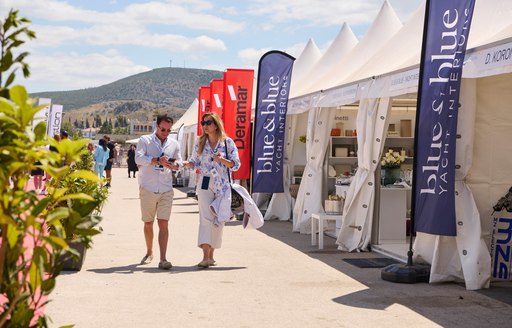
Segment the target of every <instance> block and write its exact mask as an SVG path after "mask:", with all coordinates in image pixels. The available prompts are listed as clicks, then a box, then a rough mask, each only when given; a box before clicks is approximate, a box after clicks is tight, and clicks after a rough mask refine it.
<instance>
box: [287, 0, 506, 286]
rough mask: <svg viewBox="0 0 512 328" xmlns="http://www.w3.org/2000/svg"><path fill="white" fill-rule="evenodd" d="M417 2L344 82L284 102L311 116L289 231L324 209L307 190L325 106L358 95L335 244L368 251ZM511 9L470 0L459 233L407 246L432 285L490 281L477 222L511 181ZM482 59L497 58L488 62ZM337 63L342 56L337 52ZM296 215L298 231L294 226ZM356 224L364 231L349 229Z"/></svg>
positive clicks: (407, 73)
mask: <svg viewBox="0 0 512 328" xmlns="http://www.w3.org/2000/svg"><path fill="white" fill-rule="evenodd" d="M385 5H387V2H386V3H385ZM424 8H425V6H424V4H423V5H422V6H421V7H420V8H419V9H418V10H417V11H416V13H415V14H414V15H413V16H412V17H411V19H410V20H409V21H408V22H407V23H406V24H405V25H404V26H403V27H402V28H401V29H400V30H399V31H398V32H397V33H395V34H394V36H393V37H391V39H389V40H388V42H387V44H386V45H384V46H383V47H381V48H380V50H379V51H377V52H375V54H374V56H373V57H372V58H370V59H369V60H368V61H367V62H366V63H361V65H360V67H359V68H357V69H352V71H353V72H354V73H353V74H351V75H350V76H349V77H347V78H346V79H345V80H343V81H341V80H339V81H337V83H338V84H337V85H332V86H328V85H325V86H324V87H323V88H322V89H318V90H317V91H316V92H311V93H309V94H306V95H304V96H301V97H297V98H295V99H291V100H290V104H289V107H290V109H291V110H292V112H296V113H299V112H302V111H309V118H310V119H309V121H308V131H307V136H308V142H307V145H308V148H307V166H306V170H305V172H304V175H303V179H302V184H301V188H300V189H299V195H298V199H297V204H296V205H295V208H294V231H298V230H300V231H301V232H304V233H307V231H308V230H307V229H303V227H304V225H306V224H307V223H309V220H310V215H311V214H312V213H315V212H319V210H320V209H321V203H322V200H321V199H320V198H319V197H318V196H315V197H312V196H313V195H311V193H310V192H309V191H311V190H320V189H319V188H318V187H319V186H318V184H317V183H313V181H311V180H315V179H316V180H318V181H321V179H320V178H319V177H320V176H321V175H322V174H323V173H324V172H322V166H319V165H318V162H319V161H320V159H321V160H322V162H323V158H324V156H325V151H326V144H327V139H328V134H322V133H321V131H322V130H323V131H329V128H330V127H331V126H329V123H330V122H332V120H329V115H330V114H329V110H326V109H329V108H330V109H332V108H338V107H339V106H342V105H345V104H351V103H356V102H357V101H359V110H358V117H357V122H356V124H357V130H358V137H357V139H358V148H359V151H358V154H357V157H358V165H359V169H358V171H357V173H356V176H355V177H354V180H353V182H352V184H351V186H350V189H349V191H348V193H347V199H346V201H345V207H344V209H343V211H344V222H343V225H342V229H341V231H340V234H339V236H338V240H337V243H338V244H339V245H340V247H339V248H340V249H341V250H346V251H354V250H365V249H366V247H367V246H368V243H369V240H370V232H371V225H372V220H373V193H374V187H373V185H374V184H375V181H374V174H372V173H373V172H375V169H376V167H377V166H378V162H379V161H380V156H381V152H382V148H383V143H382V142H381V141H382V140H384V139H385V131H386V130H387V125H388V124H389V123H388V118H389V116H390V111H391V108H392V102H393V98H392V97H396V96H401V97H404V96H405V97H407V96H409V97H410V95H411V94H414V93H415V92H416V90H417V86H418V67H419V59H420V51H421V38H422V31H423V15H424V11H425V9H424ZM511 14H512V1H509V0H487V1H485V0H476V6H475V12H474V18H473V23H472V28H471V32H470V36H469V40H468V54H467V55H466V60H465V61H466V67H465V69H464V73H463V77H464V79H463V83H462V89H461V99H460V102H461V105H462V107H461V110H460V114H459V132H460V135H461V138H460V139H458V143H457V155H456V160H457V165H459V167H460V169H459V170H458V171H457V174H456V191H457V193H456V195H457V196H456V215H457V229H458V230H457V236H456V237H444V236H432V235H427V234H422V233H418V236H417V237H416V240H415V246H414V249H415V255H416V256H417V259H420V258H422V259H424V260H426V261H427V262H429V263H431V264H432V268H431V277H430V281H431V282H440V281H453V280H456V281H464V282H465V283H466V288H467V289H478V288H482V287H487V286H488V285H489V280H490V256H489V252H488V249H487V246H486V243H485V240H484V238H485V233H482V227H484V228H483V229H484V230H485V228H486V226H487V228H488V226H489V222H487V221H489V220H490V218H491V215H492V214H491V211H492V205H493V204H494V203H495V202H496V201H497V199H499V198H500V197H501V196H502V195H504V194H505V193H506V191H507V190H508V188H509V187H510V185H511V184H512V175H511V174H510V172H509V170H510V167H512V159H511V156H510V153H512V152H511V151H512V146H511V145H510V143H508V142H507V141H509V140H511V139H512V132H511V131H512V129H511V128H512V119H511V116H510V115H509V114H508V112H507V108H510V103H512V93H511V92H510V91H509V90H510V82H511V81H512V80H511V77H512V74H511V72H512V59H511V57H512V55H511V52H512V34H511V32H512V27H511V24H510V23H508V22H509V17H511ZM354 49H355V48H354ZM500 50H501V51H502V52H501V53H499V51H500ZM497 52H498V55H496V53H497ZM324 56H325V55H324ZM349 56H350V55H349ZM496 56H498V58H497V59H496ZM500 56H501V57H500ZM489 57H490V58H491V59H493V58H494V60H491V62H490V63H487V61H489V60H488V59H489ZM338 60H339V61H340V62H341V61H343V60H344V59H343V56H340V57H338ZM317 65H318V64H317ZM331 70H334V66H332V67H331ZM305 89H307V88H305ZM303 90H304V89H303ZM309 91H311V89H310V90H309ZM303 92H307V91H303ZM299 94H300V93H299ZM347 95H348V96H347ZM317 127H318V128H317ZM322 139H323V141H322ZM377 140H379V141H377ZM313 145H315V146H314V147H313ZM312 148H313V149H312ZM315 150H319V151H317V152H316V151H315ZM320 150H322V151H320ZM312 177H313V179H311V178H312ZM320 183H321V182H320ZM302 185H304V188H303V186H302ZM320 187H321V185H320ZM297 218H298V219H299V223H300V224H299V228H300V229H297V227H296V225H295V220H296V219H297ZM354 226H355V227H361V229H353V228H352V227H354Z"/></svg>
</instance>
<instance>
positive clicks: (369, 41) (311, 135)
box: [293, 1, 402, 233]
mask: <svg viewBox="0 0 512 328" xmlns="http://www.w3.org/2000/svg"><path fill="white" fill-rule="evenodd" d="M401 26H402V24H401V23H400V22H399V20H398V18H397V16H396V14H395V13H394V11H393V9H392V8H391V6H390V5H389V3H388V2H387V1H386V2H385V3H384V4H383V6H382V8H381V10H380V11H379V13H378V15H377V18H376V19H375V21H374V22H373V23H372V25H371V26H370V28H369V30H368V32H367V34H366V35H365V36H364V37H363V38H362V40H361V41H360V42H359V43H358V44H357V45H354V46H353V47H351V49H350V51H349V52H346V53H343V55H342V56H338V57H337V60H335V59H336V58H334V56H333V55H332V54H329V55H330V56H329V57H328V60H326V61H322V63H325V65H326V67H327V68H324V69H322V70H321V72H324V74H323V75H318V76H320V78H322V77H323V76H326V78H325V80H326V81H329V77H330V78H331V80H330V81H332V82H333V81H336V80H337V79H335V78H334V77H335V76H333V75H332V72H340V75H343V73H341V72H349V71H350V69H347V68H346V67H347V66H350V67H352V65H353V64H356V63H360V64H362V62H361V61H360V59H358V58H363V59H364V58H368V57H369V56H370V55H371V54H374V53H375V52H376V51H378V50H379V49H380V48H381V47H382V46H383V42H384V41H385V40H389V39H390V37H391V36H393V35H394V34H395V33H396V32H397V31H398V30H399V29H400V27H401ZM326 54H327V53H326ZM324 56H325V55H324ZM317 66H318V65H317ZM315 74H316V72H315ZM333 83H334V82H333ZM325 86H327V87H328V85H327V84H325V83H324V87H325ZM317 90H321V94H320V95H318V96H317V97H315V96H313V97H314V98H312V99H314V100H312V102H313V103H310V108H311V109H310V110H309V111H308V115H309V117H308V134H307V141H306V147H307V148H306V152H307V164H306V169H305V172H304V175H303V179H302V183H301V186H300V189H299V194H298V196H297V203H296V205H295V208H294V227H293V231H300V232H301V233H308V232H309V231H311V229H310V224H311V222H310V221H311V220H310V218H311V214H313V213H319V212H323V208H322V199H323V197H324V196H323V194H322V193H318V192H317V193H312V192H309V191H310V190H322V180H323V179H322V176H323V175H324V172H323V170H324V159H325V156H326V150H327V147H328V140H329V133H330V128H331V127H332V126H329V125H330V123H331V122H333V119H334V114H335V112H334V111H332V110H329V109H328V108H323V107H321V106H319V104H320V103H321V102H322V101H325V99H324V97H326V95H327V93H324V92H323V91H324V90H323V89H317ZM306 91H307V92H310V91H311V89H309V90H306ZM347 94H348V95H349V96H348V98H347V99H349V100H347V103H352V102H354V100H353V97H354V95H355V94H352V93H350V92H348V93H347ZM331 101H334V102H335V103H334V106H338V105H343V103H341V99H339V98H338V97H336V98H335V99H333V100H331ZM315 103H316V104H315ZM360 162H361V161H360ZM361 164H362V162H361V163H360V166H361Z"/></svg>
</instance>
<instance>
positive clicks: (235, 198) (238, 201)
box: [224, 139, 244, 214]
mask: <svg viewBox="0 0 512 328" xmlns="http://www.w3.org/2000/svg"><path fill="white" fill-rule="evenodd" d="M224 146H225V147H226V159H227V160H229V151H228V143H227V142H226V140H225V139H224ZM226 169H227V170H228V179H229V186H230V188H231V211H233V213H235V212H238V211H239V210H240V208H241V207H243V205H244V199H243V198H242V196H240V194H239V193H238V192H236V191H235V189H233V186H232V183H231V172H230V171H229V167H227V166H226ZM235 214H239V213H235Z"/></svg>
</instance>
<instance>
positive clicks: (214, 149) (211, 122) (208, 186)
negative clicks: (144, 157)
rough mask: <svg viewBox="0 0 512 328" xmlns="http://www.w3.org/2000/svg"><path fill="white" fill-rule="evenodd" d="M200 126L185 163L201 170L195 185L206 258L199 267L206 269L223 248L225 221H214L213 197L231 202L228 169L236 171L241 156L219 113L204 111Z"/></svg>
mask: <svg viewBox="0 0 512 328" xmlns="http://www.w3.org/2000/svg"><path fill="white" fill-rule="evenodd" d="M201 127H202V130H203V134H202V135H201V136H200V137H199V138H198V140H197V141H196V144H195V145H194V150H193V152H192V156H191V157H190V159H189V161H188V162H186V163H185V165H186V166H187V167H189V168H195V169H198V170H199V176H198V180H197V181H198V185H197V188H196V193H197V200H198V205H199V233H198V243H197V244H198V246H199V247H200V248H201V249H202V250H203V259H202V261H201V262H199V264H198V265H197V266H198V267H200V268H207V267H209V266H212V265H215V260H214V259H213V253H214V251H215V249H217V248H220V247H221V244H222V230H223V227H224V222H220V223H218V224H214V215H213V214H212V211H211V210H210V205H211V204H212V202H213V201H214V200H219V199H223V201H226V202H229V201H230V197H226V195H231V187H230V185H229V179H228V169H229V171H237V170H238V169H239V168H240V159H239V158H238V149H237V148H236V145H235V142H234V141H233V139H231V138H229V137H228V136H226V134H225V132H224V125H223V124H222V121H221V119H220V118H219V116H218V115H217V114H215V113H205V114H204V115H203V116H202V118H201ZM226 146H227V149H226ZM228 207H229V204H228Z"/></svg>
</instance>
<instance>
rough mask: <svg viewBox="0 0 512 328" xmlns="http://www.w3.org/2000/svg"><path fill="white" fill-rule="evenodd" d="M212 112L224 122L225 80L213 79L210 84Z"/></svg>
mask: <svg viewBox="0 0 512 328" xmlns="http://www.w3.org/2000/svg"><path fill="white" fill-rule="evenodd" d="M210 105H211V111H212V112H214V113H217V115H219V117H220V118H221V119H222V120H224V80H222V79H213V80H212V81H211V82H210Z"/></svg>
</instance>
